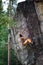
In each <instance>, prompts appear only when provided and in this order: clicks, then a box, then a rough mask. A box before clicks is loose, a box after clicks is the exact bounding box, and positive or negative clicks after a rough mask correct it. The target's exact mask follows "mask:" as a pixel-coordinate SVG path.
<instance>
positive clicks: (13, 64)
mask: <svg viewBox="0 0 43 65" xmlns="http://www.w3.org/2000/svg"><path fill="white" fill-rule="evenodd" d="M0 65H8V48H7V46H6V45H5V46H4V47H1V48H0ZM10 65H21V63H20V62H19V61H18V59H17V57H16V56H15V55H14V50H12V49H11V51H10Z"/></svg>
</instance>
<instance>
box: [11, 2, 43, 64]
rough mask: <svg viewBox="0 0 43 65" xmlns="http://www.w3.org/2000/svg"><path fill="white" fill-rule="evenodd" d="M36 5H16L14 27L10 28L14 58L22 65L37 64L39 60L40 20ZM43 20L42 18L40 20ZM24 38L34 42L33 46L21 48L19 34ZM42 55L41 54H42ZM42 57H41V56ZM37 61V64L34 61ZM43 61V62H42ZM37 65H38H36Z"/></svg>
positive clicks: (32, 3)
mask: <svg viewBox="0 0 43 65" xmlns="http://www.w3.org/2000/svg"><path fill="white" fill-rule="evenodd" d="M36 5H37V3H36V4H35V3H34V2H33V1H32V2H27V1H25V2H22V3H19V4H18V7H17V11H16V13H15V16H14V19H15V22H16V25H15V26H14V28H11V40H12V44H11V45H12V48H13V49H14V50H15V53H16V56H17V57H18V59H19V60H20V61H21V63H22V64H23V65H31V64H34V63H35V64H37V63H38V59H37V58H40V57H39V56H41V55H40V53H41V52H40V50H41V46H40V45H41V41H40V36H41V29H40V18H38V16H37V13H36V12H37V7H36ZM42 19H43V18H42ZM20 33H21V34H22V35H23V36H24V37H25V38H30V39H32V41H33V42H34V44H33V45H30V46H29V45H27V46H23V45H22V42H21V39H20V36H19V34H20ZM42 54H43V53H42ZM41 57H42V56H41ZM35 60H37V63H36V61H35ZM42 61H43V60H42ZM37 65H39V64H37Z"/></svg>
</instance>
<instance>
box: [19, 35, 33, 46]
mask: <svg viewBox="0 0 43 65" xmlns="http://www.w3.org/2000/svg"><path fill="white" fill-rule="evenodd" d="M19 36H20V39H21V41H22V44H23V45H24V46H25V45H27V44H32V40H31V39H30V38H24V37H23V35H22V34H19Z"/></svg>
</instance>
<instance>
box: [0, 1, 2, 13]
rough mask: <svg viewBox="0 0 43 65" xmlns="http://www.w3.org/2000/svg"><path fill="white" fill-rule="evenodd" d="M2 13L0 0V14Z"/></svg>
mask: <svg viewBox="0 0 43 65" xmlns="http://www.w3.org/2000/svg"><path fill="white" fill-rule="evenodd" d="M1 13H2V0H0V14H1Z"/></svg>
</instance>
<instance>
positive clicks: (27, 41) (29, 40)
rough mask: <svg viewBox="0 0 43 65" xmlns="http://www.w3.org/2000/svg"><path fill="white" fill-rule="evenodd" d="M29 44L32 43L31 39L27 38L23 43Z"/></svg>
mask: <svg viewBox="0 0 43 65" xmlns="http://www.w3.org/2000/svg"><path fill="white" fill-rule="evenodd" d="M27 44H32V41H31V39H29V38H28V39H26V40H25V42H24V43H23V45H27Z"/></svg>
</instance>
